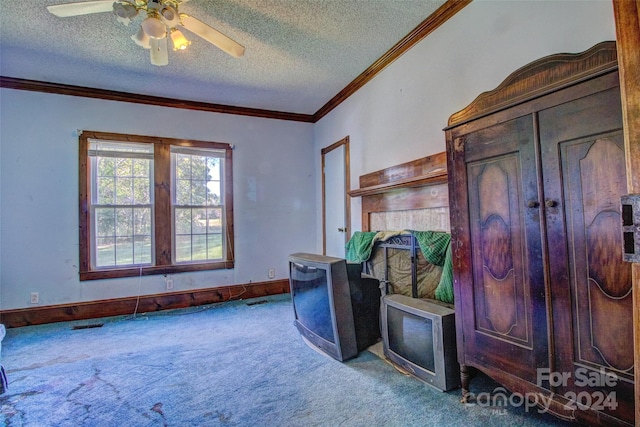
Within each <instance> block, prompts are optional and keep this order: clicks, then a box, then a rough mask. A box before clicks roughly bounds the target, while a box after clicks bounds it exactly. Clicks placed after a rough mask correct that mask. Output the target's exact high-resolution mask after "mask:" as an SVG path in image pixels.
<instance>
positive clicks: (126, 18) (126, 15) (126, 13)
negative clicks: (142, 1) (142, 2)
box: [113, 2, 138, 25]
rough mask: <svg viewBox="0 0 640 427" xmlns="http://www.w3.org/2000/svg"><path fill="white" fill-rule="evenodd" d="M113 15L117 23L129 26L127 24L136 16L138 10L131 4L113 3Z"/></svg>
mask: <svg viewBox="0 0 640 427" xmlns="http://www.w3.org/2000/svg"><path fill="white" fill-rule="evenodd" d="M113 14H114V15H116V18H117V19H118V21H120V22H122V23H123V24H124V25H129V22H131V20H132V19H133V18H135V17H136V16H137V15H138V9H137V8H136V7H135V6H134V5H133V4H131V3H128V2H124V3H117V2H116V3H113Z"/></svg>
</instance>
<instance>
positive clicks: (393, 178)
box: [348, 152, 447, 197]
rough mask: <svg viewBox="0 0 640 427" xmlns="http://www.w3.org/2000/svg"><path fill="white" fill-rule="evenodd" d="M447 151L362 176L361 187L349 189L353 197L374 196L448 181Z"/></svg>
mask: <svg viewBox="0 0 640 427" xmlns="http://www.w3.org/2000/svg"><path fill="white" fill-rule="evenodd" d="M446 162H447V157H446V153H445V152H442V153H438V154H434V155H432V156H427V157H423V158H421V159H418V160H414V161H411V162H408V163H403V164H400V165H396V166H392V167H390V168H387V169H382V170H380V171H377V172H372V173H369V174H367V175H362V176H361V177H360V188H356V189H354V190H351V191H349V193H348V194H349V196H351V197H363V196H372V195H376V194H383V193H388V192H390V191H394V190H399V189H403V188H414V187H422V186H426V185H435V184H442V183H445V182H447V166H446Z"/></svg>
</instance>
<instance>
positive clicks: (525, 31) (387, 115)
mask: <svg viewBox="0 0 640 427" xmlns="http://www.w3.org/2000/svg"><path fill="white" fill-rule="evenodd" d="M605 40H615V24H614V18H613V6H612V3H611V1H610V0H601V1H483V0H475V1H474V2H472V3H471V4H470V5H468V6H466V7H465V8H464V9H463V10H462V11H460V12H458V13H457V14H456V15H455V16H454V17H453V18H451V19H450V20H448V21H447V22H446V23H445V24H444V25H442V26H441V27H440V28H438V29H437V30H436V31H434V32H433V33H432V34H430V35H429V36H427V37H426V38H425V39H424V40H422V41H421V42H420V43H418V44H417V45H416V46H414V47H413V48H412V49H411V50H410V51H408V52H407V53H405V54H404V55H403V56H401V57H400V58H399V59H398V60H396V61H395V62H394V63H393V64H391V65H390V66H389V67H387V68H386V69H385V70H384V71H383V72H382V73H380V74H379V75H378V76H376V77H375V78H374V79H373V80H372V81H371V82H369V83H368V84H367V85H365V86H364V87H363V88H362V89H360V90H359V91H358V92H356V93H355V94H354V95H352V96H351V97H350V98H349V99H348V100H346V101H345V102H343V103H342V104H341V105H340V106H339V107H337V108H336V109H334V110H333V111H332V112H331V113H329V114H328V115H327V116H325V117H324V118H323V119H321V120H320V121H319V122H318V123H316V126H315V128H314V132H315V157H316V159H315V164H316V165H319V164H320V150H321V149H322V148H323V147H326V146H328V145H330V144H332V143H334V142H335V141H338V140H339V139H341V138H344V137H345V136H347V135H348V136H349V141H350V151H351V153H350V154H351V163H350V167H351V188H358V178H359V176H360V175H363V174H366V173H369V172H373V171H377V170H380V169H384V168H386V167H389V166H393V165H396V164H399V163H404V162H408V161H411V160H414V159H418V158H420V157H424V156H428V155H430V154H435V153H439V152H442V151H444V150H445V137H444V132H443V131H442V129H443V128H444V127H445V126H446V125H447V120H448V118H449V116H451V115H452V114H453V113H455V112H457V111H459V110H461V109H462V108H464V107H465V106H467V105H468V104H469V103H470V102H471V101H473V99H475V98H476V96H478V95H479V94H480V93H481V92H484V91H488V90H492V89H494V88H495V87H496V86H498V85H499V84H500V83H501V82H502V81H503V80H504V79H505V78H506V77H507V76H508V75H509V74H511V73H512V72H513V71H515V70H517V69H518V68H520V67H522V66H524V65H526V64H528V63H530V62H531V61H534V60H536V59H539V58H541V57H543V56H546V55H550V54H554V53H560V52H574V53H577V52H582V51H584V50H586V49H588V48H590V47H592V46H593V45H595V44H597V43H599V42H601V41H605ZM320 188H321V175H320V171H319V169H317V170H316V191H317V194H318V196H317V200H316V203H318V206H320V200H321V199H320V197H321V190H320ZM320 215H321V212H318V218H317V219H316V221H317V228H316V229H317V230H318V241H319V242H322V240H321V238H322V228H321V226H320V224H321V216H320ZM361 222H362V221H361V204H360V199H359V198H354V199H352V210H351V224H352V230H354V231H355V230H361V227H362V224H361Z"/></svg>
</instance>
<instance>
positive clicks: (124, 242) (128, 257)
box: [116, 237, 133, 265]
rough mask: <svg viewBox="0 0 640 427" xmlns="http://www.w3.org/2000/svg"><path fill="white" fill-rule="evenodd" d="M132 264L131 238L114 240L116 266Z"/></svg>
mask: <svg viewBox="0 0 640 427" xmlns="http://www.w3.org/2000/svg"><path fill="white" fill-rule="evenodd" d="M130 264H133V239H132V238H131V237H117V238H116V265H130Z"/></svg>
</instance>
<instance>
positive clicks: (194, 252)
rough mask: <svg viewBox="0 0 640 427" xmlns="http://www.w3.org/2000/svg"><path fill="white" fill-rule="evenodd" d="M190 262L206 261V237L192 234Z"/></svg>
mask: <svg viewBox="0 0 640 427" xmlns="http://www.w3.org/2000/svg"><path fill="white" fill-rule="evenodd" d="M192 242H193V243H192V248H191V260H192V261H203V260H205V259H207V236H206V235H203V234H194V235H193V238H192Z"/></svg>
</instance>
